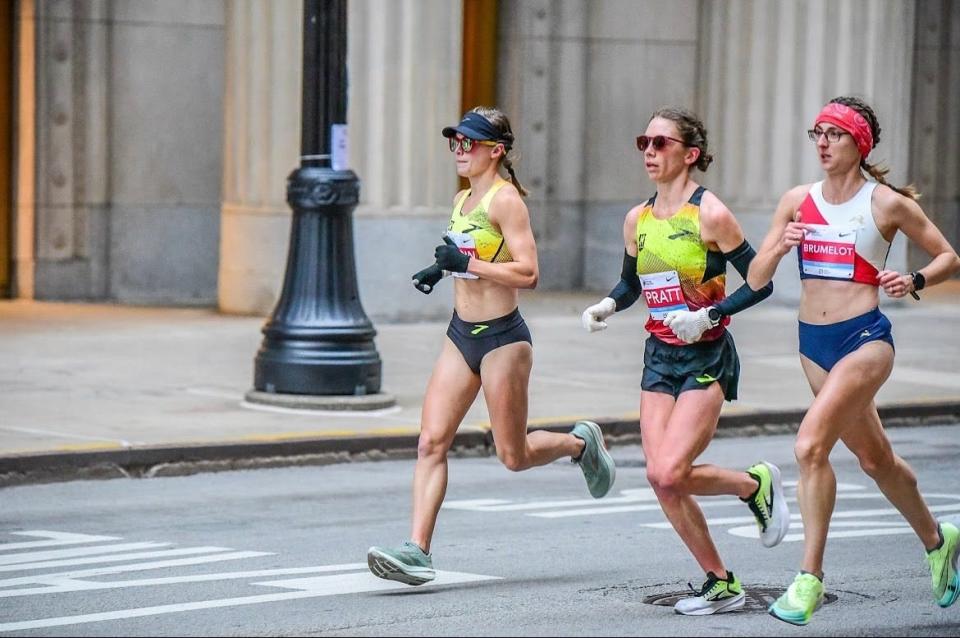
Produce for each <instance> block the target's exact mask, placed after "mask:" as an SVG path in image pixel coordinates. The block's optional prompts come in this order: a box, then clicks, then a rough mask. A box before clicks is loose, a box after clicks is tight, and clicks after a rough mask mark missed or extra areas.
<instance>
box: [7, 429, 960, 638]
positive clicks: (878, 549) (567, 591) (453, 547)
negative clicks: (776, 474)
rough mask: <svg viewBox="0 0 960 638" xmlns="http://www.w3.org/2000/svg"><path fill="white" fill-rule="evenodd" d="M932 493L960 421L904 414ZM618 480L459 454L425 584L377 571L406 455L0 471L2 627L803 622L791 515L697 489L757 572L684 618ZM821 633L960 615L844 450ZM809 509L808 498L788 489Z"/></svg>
mask: <svg viewBox="0 0 960 638" xmlns="http://www.w3.org/2000/svg"><path fill="white" fill-rule="evenodd" d="M890 436H891V438H892V439H893V441H894V446H895V449H896V450H897V451H898V452H899V453H900V454H901V456H903V457H904V458H906V459H907V461H908V462H910V463H911V465H912V466H913V467H914V469H915V471H916V472H917V474H918V476H919V478H920V485H921V489H922V490H923V491H924V493H925V495H926V496H927V500H928V502H929V504H930V505H931V506H932V507H934V508H935V511H936V512H937V514H938V515H939V516H940V517H942V518H946V519H951V520H954V521H958V520H960V483H958V481H957V480H956V476H957V473H956V467H957V459H958V453H960V425H953V426H940V427H925V428H898V429H894V430H891V431H890ZM613 452H614V457H615V459H616V460H617V461H618V468H619V469H618V475H617V484H616V485H615V486H614V490H613V492H612V493H611V495H610V496H608V497H607V498H605V499H603V500H600V501H594V500H593V499H591V498H590V497H589V495H588V494H587V491H586V487H585V485H584V483H583V480H582V477H581V475H580V472H579V470H578V469H577V468H576V467H574V466H571V465H570V464H569V463H566V462H558V463H554V464H552V465H550V466H547V467H544V468H538V469H534V470H531V471H528V472H524V473H520V474H511V473H510V472H508V471H506V470H505V469H503V468H502V467H501V466H500V465H499V463H498V462H497V460H496V459H495V458H458V459H453V460H452V461H451V472H450V475H451V482H450V487H449V490H448V494H447V504H446V506H445V509H444V510H443V511H442V512H441V518H440V523H439V528H438V532H437V535H436V539H435V542H434V547H433V551H434V564H435V566H436V568H437V569H439V570H441V572H442V573H441V576H440V578H439V579H438V581H436V582H435V583H434V584H430V585H426V586H423V587H420V588H411V587H407V586H403V585H399V584H395V583H388V582H385V581H381V580H378V579H376V578H374V577H373V576H371V575H370V574H369V573H368V572H367V570H366V565H365V555H366V549H367V547H368V546H369V545H372V544H393V543H398V542H400V541H401V540H403V539H404V538H405V537H406V535H407V534H408V525H409V523H408V517H409V509H410V506H409V494H410V478H411V472H412V461H385V462H377V463H355V464H342V465H331V466H325V467H302V468H285V469H271V470H253V471H243V472H225V473H220V474H201V475H195V476H187V477H175V478H154V479H139V480H137V479H118V480H110V481H90V482H82V481H78V482H72V483H61V484H51V485H33V486H23V487H16V488H6V489H2V490H0V599H2V600H0V636H2V635H24V636H48V635H66V636H80V635H130V636H145V635H190V636H205V635H350V636H352V635H485V636H494V635H524V636H527V635H574V634H576V635H670V634H679V635H705V636H724V635H795V634H797V633H798V632H799V631H804V630H800V629H798V628H796V627H793V626H791V625H786V624H783V623H780V622H778V621H776V620H774V619H773V618H771V617H770V616H769V615H767V614H766V613H765V606H766V604H767V602H768V601H769V600H770V599H771V597H773V596H776V595H777V594H778V593H779V591H782V589H783V588H785V587H786V585H787V584H789V582H790V581H791V580H792V578H793V575H794V573H795V571H796V569H797V568H798V565H799V560H800V555H801V549H802V547H801V545H802V544H801V542H799V541H800V536H799V534H800V531H801V530H800V526H799V525H800V523H799V520H796V521H795V522H794V526H793V528H792V529H791V531H790V534H789V535H788V536H787V538H786V540H785V542H784V543H783V544H781V545H780V546H778V547H776V548H773V549H764V548H762V547H761V546H760V544H759V542H758V541H757V540H756V526H755V525H754V523H753V522H752V518H751V516H750V513H749V511H748V510H747V509H746V507H745V506H743V505H742V504H740V503H739V502H738V501H736V499H733V498H726V497H717V498H708V499H702V501H701V502H702V504H703V505H704V511H705V512H706V515H707V517H708V519H709V520H710V521H711V529H712V531H713V533H714V537H715V539H716V541H717V544H718V546H719V548H720V551H721V553H722V555H723V556H724V558H725V560H726V561H727V564H728V567H729V568H731V569H733V570H734V571H735V572H736V573H737V574H738V575H739V576H740V578H741V579H742V581H743V583H744V586H745V587H746V588H747V590H748V592H749V597H748V605H747V608H746V609H745V610H743V611H740V612H737V613H732V614H723V615H716V616H705V617H697V618H690V617H681V616H677V615H675V614H674V613H673V611H672V609H671V607H670V606H663V605H655V604H651V603H650V600H651V599H652V598H660V599H662V601H664V602H672V600H673V599H674V598H675V596H676V595H678V594H680V593H681V592H683V591H684V590H685V589H686V584H687V582H688V581H692V582H693V583H694V584H695V585H699V582H700V581H701V580H702V574H700V573H699V571H698V569H697V566H696V564H695V563H694V561H693V559H692V558H691V557H690V556H689V555H688V553H687V552H686V550H685V549H684V547H683V546H682V544H681V543H680V541H679V539H678V538H677V537H676V535H675V534H674V532H673V531H672V530H671V529H670V528H669V527H668V525H667V524H666V523H665V522H664V518H663V515H662V514H661V513H660V511H659V508H658V506H657V503H656V501H655V499H654V498H653V496H652V494H651V493H650V490H649V487H648V485H647V483H646V480H645V478H644V470H643V466H642V456H641V454H640V450H639V448H637V447H633V446H628V447H620V448H615V449H614V450H613ZM761 458H763V459H766V460H769V461H772V462H774V463H777V464H779V465H780V466H781V468H782V469H783V472H784V478H785V480H786V481H787V482H788V485H789V486H790V487H788V488H787V490H786V492H787V495H788V496H791V495H793V494H794V493H795V488H794V487H793V485H794V483H793V482H794V481H795V480H796V478H797V469H796V465H795V464H794V462H793V452H792V437H791V436H769V437H761V438H739V439H738V438H729V439H718V440H716V441H714V443H713V445H712V446H711V448H710V449H709V450H708V451H707V453H706V454H705V455H704V460H708V461H710V462H715V463H720V464H724V465H728V466H731V467H746V466H748V465H750V464H751V463H752V462H754V461H755V460H758V459H761ZM834 462H835V468H836V470H837V476H838V480H839V481H840V488H839V491H838V507H837V512H836V514H835V517H834V522H833V525H832V528H831V529H832V531H831V534H835V537H834V538H832V539H831V540H830V542H829V543H828V545H827V563H826V570H825V571H826V585H827V591H828V593H830V594H833V595H834V596H835V597H836V598H835V600H834V601H833V602H831V603H830V604H828V605H826V606H825V607H824V608H823V609H822V610H821V611H819V612H818V613H817V615H816V616H815V617H814V620H813V623H812V624H811V625H810V626H809V627H808V628H807V630H806V631H807V632H808V633H810V632H812V633H814V634H816V635H836V636H839V635H864V636H866V635H890V636H893V635H930V636H934V635H951V636H956V635H958V634H960V605H957V606H955V607H953V608H950V609H947V610H942V609H940V608H938V607H937V606H936V605H935V604H934V602H933V599H932V596H931V594H930V585H929V580H930V578H929V574H928V572H927V567H926V562H925V561H924V560H923V552H922V548H921V547H920V544H919V542H918V541H917V540H916V538H915V536H914V535H913V534H912V532H911V531H910V529H909V528H908V527H907V526H906V524H905V523H904V522H903V520H902V519H901V518H900V517H899V515H898V514H896V512H895V511H893V509H892V507H891V506H890V505H889V503H887V501H886V500H884V499H883V498H882V497H881V496H880V494H879V492H878V491H877V489H876V487H875V486H874V485H873V483H872V482H871V481H870V480H869V478H867V477H866V476H865V475H864V474H862V473H861V472H860V470H859V468H858V466H857V463H856V461H855V459H853V458H852V457H851V456H850V455H849V454H848V453H847V452H846V451H845V450H838V451H837V452H835V454H834ZM792 507H793V513H795V514H797V513H798V510H797V508H796V504H795V503H793V504H792Z"/></svg>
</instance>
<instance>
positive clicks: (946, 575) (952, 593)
mask: <svg viewBox="0 0 960 638" xmlns="http://www.w3.org/2000/svg"><path fill="white" fill-rule="evenodd" d="M940 534H941V535H942V536H943V543H942V544H941V545H940V547H939V548H938V549H935V550H933V551H931V552H927V562H928V563H930V575H931V576H932V578H933V597H934V598H936V600H937V604H938V605H940V606H941V607H949V606H950V605H952V604H953V603H955V602H957V596H958V595H960V576H957V554H958V553H960V530H958V529H957V526H956V525H954V524H953V523H940Z"/></svg>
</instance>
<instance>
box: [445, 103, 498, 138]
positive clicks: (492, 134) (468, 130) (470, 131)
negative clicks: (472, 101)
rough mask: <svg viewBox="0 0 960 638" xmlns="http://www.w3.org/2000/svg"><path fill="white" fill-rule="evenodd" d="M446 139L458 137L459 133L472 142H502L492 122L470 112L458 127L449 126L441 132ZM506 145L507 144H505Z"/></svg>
mask: <svg viewBox="0 0 960 638" xmlns="http://www.w3.org/2000/svg"><path fill="white" fill-rule="evenodd" d="M441 133H443V136H444V137H456V135H457V133H459V134H460V135H463V136H464V137H469V138H470V139H471V140H477V141H489V140H492V141H496V142H502V141H503V140H501V139H500V132H499V131H498V130H497V128H496V127H495V126H494V125H493V124H491V123H490V120H488V119H487V118H485V117H483V116H482V115H480V114H479V113H475V112H473V111H470V112H469V113H467V114H466V115H464V116H463V119H462V120H460V123H459V124H457V125H456V126H447V127H445V128H444V129H443V131H441ZM504 144H506V142H504Z"/></svg>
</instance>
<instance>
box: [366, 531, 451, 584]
mask: <svg viewBox="0 0 960 638" xmlns="http://www.w3.org/2000/svg"><path fill="white" fill-rule="evenodd" d="M367 566H368V567H369V568H370V571H371V572H373V575H374V576H377V577H378V578H383V579H385V580H395V581H397V582H400V583H404V584H406V585H422V584H424V583H429V582H430V581H431V580H433V579H434V578H436V577H437V572H435V571H433V559H432V558H431V556H430V554H425V553H424V552H423V550H422V549H420V546H419V545H417V544H416V543H414V542H413V541H404V542H403V543H402V544H401V545H400V547H371V548H370V549H369V550H367Z"/></svg>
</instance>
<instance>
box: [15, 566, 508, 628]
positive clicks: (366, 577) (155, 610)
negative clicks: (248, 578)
mask: <svg viewBox="0 0 960 638" xmlns="http://www.w3.org/2000/svg"><path fill="white" fill-rule="evenodd" d="M486 580H499V577H498V576H483V575H480V574H466V573H461V572H444V571H438V572H437V578H436V580H434V581H432V582H430V583H427V584H426V585H421V586H420V587H418V588H417V590H418V591H422V590H424V589H428V588H430V589H432V588H434V587H437V586H441V585H451V584H455V583H469V582H480V581H486ZM254 584H256V585H261V586H266V587H284V588H294V589H298V590H299V591H292V592H283V593H277V594H263V595H257V596H240V597H236V598H221V599H216V600H203V601H197V602H190V603H176V604H172V605H157V606H153V607H137V608H133V609H120V610H117V611H107V612H100V613H94V614H78V615H75V616H59V617H54V618H42V619H39V620H26V621H19V622H6V623H0V632H7V631H24V630H28V629H42V628H47V627H64V626H68V625H80V624H86V623H94V622H103V621H107V620H120V619H123V618H142V617H144V616H159V615H162V614H176V613H182V612H186V611H198V610H201V609H217V608H223V607H238V606H241V605H257V604H262V603H271V602H277V601H281V600H295V599H300V598H318V597H322V596H336V595H340V594H356V593H362V592H374V591H387V590H394V589H411V587H410V586H409V585H404V584H402V583H396V582H393V581H387V580H382V579H379V578H377V577H375V576H373V575H372V574H370V573H360V574H345V575H339V576H319V577H315V578H296V579H291V580H287V581H270V582H262V583H254Z"/></svg>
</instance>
